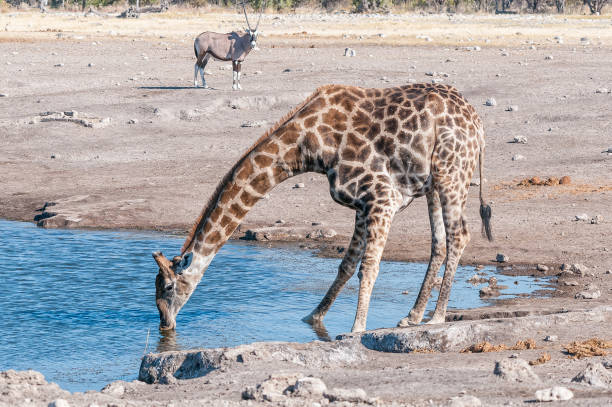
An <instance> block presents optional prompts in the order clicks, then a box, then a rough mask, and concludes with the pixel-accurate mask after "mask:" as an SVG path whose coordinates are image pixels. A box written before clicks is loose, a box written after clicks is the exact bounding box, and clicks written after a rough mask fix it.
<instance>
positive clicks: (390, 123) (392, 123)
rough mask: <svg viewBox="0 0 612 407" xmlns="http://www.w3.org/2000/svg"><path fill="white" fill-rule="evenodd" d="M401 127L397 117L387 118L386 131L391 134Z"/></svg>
mask: <svg viewBox="0 0 612 407" xmlns="http://www.w3.org/2000/svg"><path fill="white" fill-rule="evenodd" d="M398 127H399V123H398V122H397V119H396V118H395V117H392V118H390V119H387V120H385V131H386V132H387V133H390V134H395V133H397V128H398Z"/></svg>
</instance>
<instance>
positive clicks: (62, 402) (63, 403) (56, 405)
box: [48, 399, 70, 407]
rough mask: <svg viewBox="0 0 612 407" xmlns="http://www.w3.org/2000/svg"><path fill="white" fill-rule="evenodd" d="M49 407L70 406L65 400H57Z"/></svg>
mask: <svg viewBox="0 0 612 407" xmlns="http://www.w3.org/2000/svg"><path fill="white" fill-rule="evenodd" d="M48 407H70V404H68V402H67V401H66V400H64V399H55V400H53V401H52V402H51V403H49V404H48Z"/></svg>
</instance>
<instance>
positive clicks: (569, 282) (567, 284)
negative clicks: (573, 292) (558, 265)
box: [563, 280, 579, 287]
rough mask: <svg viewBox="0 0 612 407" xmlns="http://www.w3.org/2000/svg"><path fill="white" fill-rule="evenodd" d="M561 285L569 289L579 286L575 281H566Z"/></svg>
mask: <svg viewBox="0 0 612 407" xmlns="http://www.w3.org/2000/svg"><path fill="white" fill-rule="evenodd" d="M563 285H566V286H570V287H576V286H578V285H579V284H578V281H576V280H567V281H564V282H563Z"/></svg>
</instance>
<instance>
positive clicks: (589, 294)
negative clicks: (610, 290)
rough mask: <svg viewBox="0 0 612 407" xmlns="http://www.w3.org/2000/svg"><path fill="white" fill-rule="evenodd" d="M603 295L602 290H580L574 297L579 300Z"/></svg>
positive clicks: (592, 298) (594, 298)
mask: <svg viewBox="0 0 612 407" xmlns="http://www.w3.org/2000/svg"><path fill="white" fill-rule="evenodd" d="M599 297H601V291H599V290H597V291H580V292H579V293H577V294H576V295H575V296H574V298H576V299H579V300H596V299H597V298H599Z"/></svg>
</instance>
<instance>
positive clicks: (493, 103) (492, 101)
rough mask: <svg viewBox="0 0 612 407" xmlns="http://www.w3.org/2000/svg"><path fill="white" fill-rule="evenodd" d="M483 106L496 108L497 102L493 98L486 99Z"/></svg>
mask: <svg viewBox="0 0 612 407" xmlns="http://www.w3.org/2000/svg"><path fill="white" fill-rule="evenodd" d="M485 106H497V101H496V100H495V98H488V99H487V101H486V102H485Z"/></svg>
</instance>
